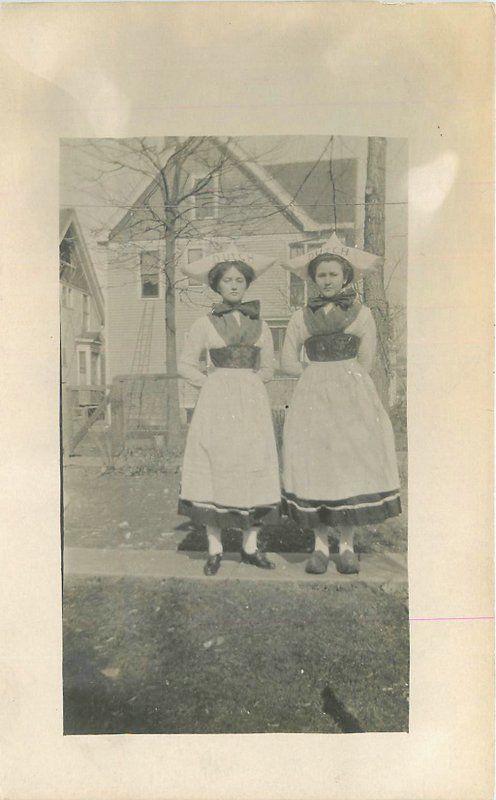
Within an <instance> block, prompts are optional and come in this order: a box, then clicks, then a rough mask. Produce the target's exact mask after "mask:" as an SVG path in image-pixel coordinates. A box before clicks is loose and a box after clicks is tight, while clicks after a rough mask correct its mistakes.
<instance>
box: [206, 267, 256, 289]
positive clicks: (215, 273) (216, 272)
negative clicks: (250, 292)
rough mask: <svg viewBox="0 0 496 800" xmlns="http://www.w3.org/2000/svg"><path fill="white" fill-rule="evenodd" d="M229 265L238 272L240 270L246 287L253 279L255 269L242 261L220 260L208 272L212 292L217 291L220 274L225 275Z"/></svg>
mask: <svg viewBox="0 0 496 800" xmlns="http://www.w3.org/2000/svg"><path fill="white" fill-rule="evenodd" d="M231 267H235V268H236V269H237V270H238V272H241V274H242V275H243V277H244V279H245V281H246V286H247V287H248V286H249V285H250V283H252V282H253V281H254V280H255V271H254V270H253V268H252V267H250V265H249V264H246V263H245V262H244V261H220V262H219V263H218V264H216V265H215V267H212V269H211V270H210V272H209V273H208V283H209V286H210V288H211V289H213V290H214V292H216V291H217V287H218V285H219V281H220V279H221V278H222V276H223V275H225V274H226V272H227V271H228V270H229V269H231Z"/></svg>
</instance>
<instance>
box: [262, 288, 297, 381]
mask: <svg viewBox="0 0 496 800" xmlns="http://www.w3.org/2000/svg"><path fill="white" fill-rule="evenodd" d="M302 282H303V281H302ZM267 325H268V326H269V330H270V332H271V334H272V342H273V344H274V359H275V362H276V366H277V367H278V368H280V366H281V353H282V346H283V344H284V336H285V334H286V327H287V325H288V321H287V319H273V320H268V321H267Z"/></svg>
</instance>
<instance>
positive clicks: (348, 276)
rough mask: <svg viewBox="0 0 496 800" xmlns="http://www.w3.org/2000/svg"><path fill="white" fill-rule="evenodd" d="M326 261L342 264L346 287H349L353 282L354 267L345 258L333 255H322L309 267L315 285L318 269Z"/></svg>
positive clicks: (313, 260) (316, 257)
mask: <svg viewBox="0 0 496 800" xmlns="http://www.w3.org/2000/svg"><path fill="white" fill-rule="evenodd" d="M324 261H335V262H336V263H337V264H340V266H341V267H342V268H343V278H344V284H343V285H344V286H348V284H349V283H352V282H353V267H352V266H351V264H350V262H349V261H347V260H346V259H345V258H343V256H337V255H334V254H333V253H320V255H318V256H315V258H312V260H311V261H310V263H309V265H308V275H309V277H310V278H311V279H312V280H313V282H314V283H315V275H316V274H317V267H318V266H319V265H320V264H322V263H323V262H324Z"/></svg>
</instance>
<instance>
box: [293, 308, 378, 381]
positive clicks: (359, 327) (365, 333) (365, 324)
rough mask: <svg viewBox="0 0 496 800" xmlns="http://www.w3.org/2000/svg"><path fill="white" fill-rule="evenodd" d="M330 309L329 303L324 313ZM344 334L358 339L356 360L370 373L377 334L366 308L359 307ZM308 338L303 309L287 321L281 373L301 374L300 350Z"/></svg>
mask: <svg viewBox="0 0 496 800" xmlns="http://www.w3.org/2000/svg"><path fill="white" fill-rule="evenodd" d="M332 307H333V304H332V303H330V304H329V305H328V306H325V307H324V311H325V312H326V313H328V312H329V311H330V310H331V309H332ZM344 333H351V334H353V335H354V336H358V337H359V339H360V345H359V348H358V355H357V360H358V362H359V363H360V364H361V366H362V367H363V368H364V369H365V370H366V371H367V372H370V370H371V368H372V364H373V361H374V356H375V351H376V347H377V334H376V327H375V321H374V317H373V316H372V312H371V310H370V308H368V306H362V307H361V309H360V311H359V312H358V315H357V317H356V319H354V320H353V322H352V323H351V325H348V327H347V328H345V330H344ZM310 336H311V334H310V333H309V332H308V329H307V326H306V325H305V322H304V317H303V309H301V308H300V309H298V311H295V313H294V314H293V316H292V317H291V319H290V320H289V323H288V327H287V330H286V336H285V339H284V345H283V348H282V354H281V366H282V369H283V372H286V373H287V374H288V375H296V376H298V377H299V376H300V375H301V374H302V372H303V369H304V368H303V364H302V361H301V349H302V347H303V344H304V342H305V341H306V339H308V338H309V337H310Z"/></svg>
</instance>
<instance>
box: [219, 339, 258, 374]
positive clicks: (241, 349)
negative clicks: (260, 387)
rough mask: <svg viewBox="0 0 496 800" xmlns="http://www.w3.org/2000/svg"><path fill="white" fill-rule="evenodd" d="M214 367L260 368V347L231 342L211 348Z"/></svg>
mask: <svg viewBox="0 0 496 800" xmlns="http://www.w3.org/2000/svg"><path fill="white" fill-rule="evenodd" d="M209 353H210V359H211V361H212V364H213V365H214V367H218V368H220V369H259V367H260V348H259V347H254V346H253V345H246V344H231V345H228V346H227V347H214V348H212V349H211V350H209Z"/></svg>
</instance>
